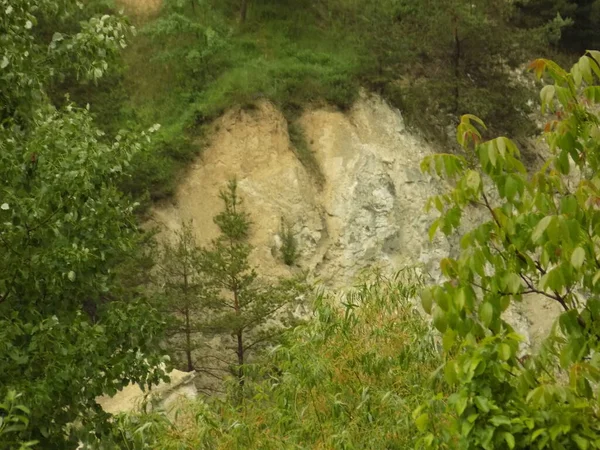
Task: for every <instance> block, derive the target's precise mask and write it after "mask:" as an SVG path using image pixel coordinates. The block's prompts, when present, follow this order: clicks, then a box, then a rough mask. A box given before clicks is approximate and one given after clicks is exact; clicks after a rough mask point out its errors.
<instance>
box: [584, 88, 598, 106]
mask: <svg viewBox="0 0 600 450" xmlns="http://www.w3.org/2000/svg"><path fill="white" fill-rule="evenodd" d="M583 95H585V97H586V98H587V99H588V100H590V101H592V102H594V103H600V86H588V87H587V88H585V90H584V91H583Z"/></svg>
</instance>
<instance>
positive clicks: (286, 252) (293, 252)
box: [279, 217, 298, 266]
mask: <svg viewBox="0 0 600 450" xmlns="http://www.w3.org/2000/svg"><path fill="white" fill-rule="evenodd" d="M279 236H281V257H282V258H283V262H284V263H286V264H287V265H288V266H293V265H294V264H295V263H296V259H298V242H297V241H296V236H295V235H294V231H293V230H292V227H291V226H290V225H289V224H288V223H287V222H286V221H285V220H284V219H283V217H282V218H281V224H280V227H279Z"/></svg>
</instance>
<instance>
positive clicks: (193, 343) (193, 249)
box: [159, 223, 214, 372]
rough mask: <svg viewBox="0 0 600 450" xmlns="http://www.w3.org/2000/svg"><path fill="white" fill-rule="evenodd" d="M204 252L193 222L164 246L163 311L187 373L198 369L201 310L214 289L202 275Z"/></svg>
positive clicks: (173, 345)
mask: <svg viewBox="0 0 600 450" xmlns="http://www.w3.org/2000/svg"><path fill="white" fill-rule="evenodd" d="M200 259H201V250H200V248H199V247H198V246H197V245H196V239H195V238H194V234H193V231H192V228H191V224H190V223H186V224H183V226H182V229H181V231H180V232H179V233H177V237H176V241H175V243H174V244H170V243H166V244H163V247H162V252H161V257H160V263H159V275H160V281H161V285H162V291H163V293H164V301H163V305H164V310H165V311H166V312H168V313H169V314H170V315H171V320H170V322H169V325H168V328H167V336H168V338H169V347H170V350H171V353H172V354H174V355H176V357H177V355H180V354H182V353H183V355H184V359H185V362H184V364H182V365H184V366H185V367H186V369H187V371H188V372H191V371H192V370H194V369H195V364H194V351H195V350H197V349H198V348H199V347H200V346H201V335H200V333H201V331H202V312H201V310H202V308H203V306H204V305H205V304H206V302H207V299H208V298H210V297H211V296H213V295H214V290H213V289H211V287H210V286H209V285H208V284H207V283H206V282H205V280H204V279H203V278H202V274H201V273H200Z"/></svg>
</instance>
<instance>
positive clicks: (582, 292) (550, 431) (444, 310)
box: [415, 51, 600, 449]
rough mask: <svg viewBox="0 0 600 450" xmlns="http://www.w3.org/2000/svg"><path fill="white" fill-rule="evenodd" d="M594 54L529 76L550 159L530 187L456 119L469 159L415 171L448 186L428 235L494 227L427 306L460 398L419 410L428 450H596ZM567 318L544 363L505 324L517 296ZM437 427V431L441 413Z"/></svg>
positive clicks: (598, 57)
mask: <svg viewBox="0 0 600 450" xmlns="http://www.w3.org/2000/svg"><path fill="white" fill-rule="evenodd" d="M599 62H600V52H597V51H590V52H588V54H587V55H585V56H583V57H582V58H581V59H580V60H579V61H578V62H577V63H576V64H575V65H574V66H573V68H572V69H571V70H570V71H569V72H567V71H566V70H563V69H562V68H561V67H559V66H558V65H557V64H555V63H554V62H552V61H548V60H543V59H540V60H536V61H535V62H534V63H533V64H532V66H531V67H532V69H533V70H535V72H536V74H537V76H538V78H541V77H543V76H547V77H548V78H547V80H551V81H552V83H551V84H547V85H546V86H544V88H543V89H542V90H541V100H542V112H544V110H549V111H551V112H552V113H553V114H554V117H552V118H551V119H550V120H549V121H548V123H547V124H546V127H545V137H546V141H547V142H548V144H549V149H550V151H551V154H550V156H549V158H548V159H547V161H546V163H545V164H544V165H543V166H542V167H541V168H540V169H539V170H537V171H536V172H534V173H529V172H528V170H527V169H526V167H525V166H524V165H523V163H522V162H521V160H520V153H519V151H518V149H517V147H516V145H515V144H514V143H513V142H512V141H511V140H509V139H507V138H505V137H499V138H496V139H493V140H490V141H487V142H484V141H482V136H481V134H480V131H479V130H478V129H477V127H476V124H477V125H478V126H481V127H483V122H482V121H481V120H479V119H478V118H476V117H474V116H470V115H467V116H463V118H462V120H461V123H460V125H459V127H458V131H457V137H458V142H459V143H460V144H461V145H462V146H463V147H464V149H465V151H466V154H467V156H466V157H463V156H459V155H449V154H441V155H433V156H431V157H428V158H427V159H426V160H425V161H424V163H423V168H424V169H425V170H427V171H431V172H435V173H437V174H438V175H443V176H445V177H449V178H450V179H452V180H454V188H453V189H452V191H451V192H449V193H448V194H446V195H441V196H438V197H434V198H433V199H432V200H431V203H430V204H431V205H432V206H435V207H436V208H437V209H438V210H439V211H440V214H441V217H440V218H439V219H438V220H436V221H435V222H434V224H433V226H432V228H431V233H430V234H431V235H433V233H435V231H436V230H437V229H438V228H439V229H441V230H442V231H443V232H444V233H445V234H450V233H452V232H453V231H455V230H456V229H457V228H458V226H459V225H460V219H461V216H462V214H463V211H464V209H465V207H466V206H467V205H472V204H477V205H480V206H481V207H482V208H483V210H484V211H486V212H487V213H488V220H487V221H485V222H484V223H482V224H481V225H479V226H477V227H476V228H474V229H473V230H472V231H470V232H468V233H466V234H465V235H464V236H463V237H462V239H461V252H460V256H459V257H458V258H456V259H453V258H447V259H444V260H443V261H441V264H440V266H441V270H442V272H443V274H444V275H445V277H446V279H447V281H445V282H444V283H442V284H440V285H437V286H433V287H431V288H430V289H427V290H425V291H424V292H423V294H422V301H423V307H424V309H425V310H426V311H427V312H429V313H431V314H432V316H433V323H434V325H435V326H436V328H437V329H438V330H439V331H440V332H441V333H443V335H444V336H443V344H444V349H445V358H446V363H445V366H444V375H445V379H446V381H447V383H448V384H449V385H450V386H451V387H452V389H453V390H454V394H453V395H451V396H450V397H448V398H447V399H446V398H443V395H440V396H437V397H436V398H434V399H432V402H431V406H433V408H432V409H426V410H423V409H419V410H417V412H416V413H415V418H416V424H417V426H418V427H419V428H420V429H421V430H422V431H423V432H424V433H423V437H422V439H421V441H420V443H421V445H422V447H424V448H429V449H433V448H458V449H467V448H483V449H505V448H508V449H513V448H518V449H531V448H537V449H545V448H552V449H575V448H578V449H598V448H600V427H599V423H600V420H599V419H600V416H599V412H598V401H599V396H598V392H599V387H600V354H599V353H598V351H599V350H600V346H599V342H600V283H599V280H600V128H599V126H600V116H599V115H598V103H600V85H599V84H598V80H599V79H600V65H599ZM531 293H536V294H538V295H540V296H543V297H545V298H546V299H548V300H549V301H552V302H556V303H557V304H559V305H560V306H561V308H562V309H563V310H564V312H563V313H562V315H561V316H560V318H559V320H558V323H557V324H556V326H555V328H554V330H553V332H552V333H551V335H550V337H549V339H548V340H547V341H546V342H545V343H544V345H543V347H542V349H541V350H540V352H539V354H533V355H531V356H530V357H529V358H527V359H525V358H520V357H519V356H520V355H519V347H520V344H521V341H522V338H521V337H520V336H519V335H518V334H516V333H515V332H514V330H513V328H512V327H511V326H510V324H508V323H507V322H506V321H505V320H504V319H503V316H502V313H503V311H505V310H506V309H507V308H508V306H509V305H510V304H511V303H512V302H515V301H520V300H521V299H522V296H523V295H525V294H531ZM440 410H441V411H442V415H443V417H441V418H440V417H435V415H436V414H437V412H436V411H440Z"/></svg>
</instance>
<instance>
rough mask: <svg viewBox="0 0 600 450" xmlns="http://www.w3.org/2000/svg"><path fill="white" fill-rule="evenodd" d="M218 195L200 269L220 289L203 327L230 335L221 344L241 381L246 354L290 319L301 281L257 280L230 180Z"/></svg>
mask: <svg viewBox="0 0 600 450" xmlns="http://www.w3.org/2000/svg"><path fill="white" fill-rule="evenodd" d="M221 199H222V200H223V203H224V206H225V208H224V210H223V211H222V212H221V213H220V214H218V215H217V216H216V217H215V218H214V221H215V223H216V224H217V225H218V226H219V229H220V230H221V235H220V236H219V237H218V238H217V239H215V240H213V242H212V245H211V247H210V248H208V249H206V250H204V251H203V255H202V271H203V273H204V275H205V277H206V279H207V282H208V283H210V284H211V285H212V286H215V287H216V288H217V289H219V290H221V292H222V294H221V295H218V296H215V297H214V298H213V299H212V301H211V302H210V303H209V304H208V305H207V306H208V307H209V311H208V312H207V322H206V325H205V326H206V329H207V330H208V331H209V332H212V333H218V334H220V335H221V336H223V338H225V337H227V336H231V337H232V338H233V342H232V343H230V344H227V345H226V348H228V349H231V350H232V351H233V353H234V354H235V357H236V359H235V362H233V361H232V362H231V366H232V367H233V368H234V373H235V375H236V377H237V379H238V382H239V384H240V386H243V384H244V382H245V365H246V364H247V363H248V357H249V354H250V353H251V352H255V351H257V350H259V349H260V348H264V347H265V346H269V345H273V343H274V342H275V340H276V338H277V337H278V336H279V335H280V334H281V333H282V332H283V331H284V330H285V329H286V326H289V325H291V324H293V323H295V321H296V320H295V317H294V315H293V309H294V308H295V307H296V306H297V304H298V303H299V302H300V301H301V298H300V297H301V294H302V293H303V291H304V286H303V285H302V284H301V283H299V282H298V280H295V279H287V280H280V281H279V282H278V283H277V284H275V285H273V284H271V283H268V282H263V281H261V280H259V279H258V274H257V273H256V271H255V270H254V268H252V267H251V266H250V263H249V260H248V258H249V256H250V252H251V250H252V247H251V246H250V245H249V244H248V237H249V233H250V225H251V222H250V219H249V216H248V214H247V213H246V212H244V211H242V210H241V199H240V198H239V196H238V192H237V182H236V180H235V179H234V180H231V181H230V182H229V183H228V185H227V189H225V190H223V191H221ZM294 303H295V304H294ZM223 358H224V357H223V356H221V359H223Z"/></svg>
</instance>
